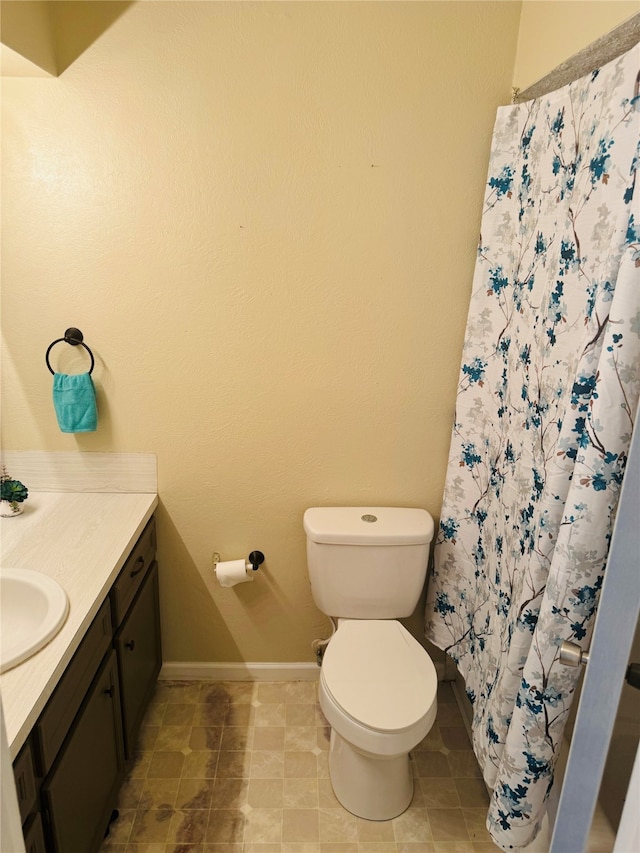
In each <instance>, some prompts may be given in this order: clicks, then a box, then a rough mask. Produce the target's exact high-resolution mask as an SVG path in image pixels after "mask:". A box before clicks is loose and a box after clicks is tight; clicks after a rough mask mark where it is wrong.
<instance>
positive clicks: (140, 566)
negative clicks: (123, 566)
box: [131, 557, 144, 578]
mask: <svg viewBox="0 0 640 853" xmlns="http://www.w3.org/2000/svg"><path fill="white" fill-rule="evenodd" d="M136 566H137V567H138V568H136V569H132V571H131V577H132V578H135V576H136V575H139V574H140V572H141V571H142V570H143V569H144V557H138V559H137V560H136Z"/></svg>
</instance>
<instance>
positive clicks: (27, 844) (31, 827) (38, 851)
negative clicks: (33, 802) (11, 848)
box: [24, 812, 47, 853]
mask: <svg viewBox="0 0 640 853" xmlns="http://www.w3.org/2000/svg"><path fill="white" fill-rule="evenodd" d="M24 849H25V851H26V853H47V848H46V846H45V843H44V833H43V831H42V820H41V819H40V813H39V812H36V813H35V814H34V815H31V817H30V818H29V820H28V821H27V823H26V824H25V826H24Z"/></svg>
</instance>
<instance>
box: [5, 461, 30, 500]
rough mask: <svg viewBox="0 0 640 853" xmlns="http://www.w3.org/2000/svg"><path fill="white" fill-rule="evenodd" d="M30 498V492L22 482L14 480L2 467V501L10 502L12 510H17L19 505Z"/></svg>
mask: <svg viewBox="0 0 640 853" xmlns="http://www.w3.org/2000/svg"><path fill="white" fill-rule="evenodd" d="M28 497H29V491H28V489H27V487H26V486H25V485H24V483H21V482H20V480H12V479H11V475H10V474H8V473H7V469H6V468H5V467H4V465H3V466H2V474H0V500H3V501H8V502H9V503H10V504H11V508H12V509H14V510H15V509H17V507H18V504H21V503H22V502H23V501H26V499H27V498H28Z"/></svg>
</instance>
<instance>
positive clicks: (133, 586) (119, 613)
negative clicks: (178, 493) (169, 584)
mask: <svg viewBox="0 0 640 853" xmlns="http://www.w3.org/2000/svg"><path fill="white" fill-rule="evenodd" d="M155 553H156V522H155V518H152V519H151V521H150V522H149V523H148V524H147V526H146V527H145V529H144V530H143V532H142V535H141V536H140V538H139V539H138V542H137V544H136V546H135V548H134V549H133V551H132V552H131V554H130V555H129V558H128V559H127V562H126V563H125V564H124V567H123V569H122V571H121V572H120V574H119V575H118V578H117V580H116V582H115V583H114V585H113V588H112V590H111V604H112V607H113V624H114V626H115V627H116V628H117V627H118V625H120V623H121V622H122V620H123V619H124V617H125V615H126V613H127V610H128V609H129V606H130V605H131V602H132V601H133V599H134V598H135V594H136V592H137V591H138V589H139V588H140V584H141V583H142V581H143V580H144V578H145V575H146V574H147V571H148V570H149V566H151V564H152V563H153V561H154V559H155Z"/></svg>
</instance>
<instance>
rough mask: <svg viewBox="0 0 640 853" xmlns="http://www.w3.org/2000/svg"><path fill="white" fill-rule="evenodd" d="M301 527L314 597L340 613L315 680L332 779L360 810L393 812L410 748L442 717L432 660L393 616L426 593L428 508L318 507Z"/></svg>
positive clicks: (406, 785) (400, 802)
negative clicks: (327, 735) (328, 730)
mask: <svg viewBox="0 0 640 853" xmlns="http://www.w3.org/2000/svg"><path fill="white" fill-rule="evenodd" d="M304 529H305V532H306V534H307V563H308V568H309V577H310V579H311V591H312V594H313V599H314V601H315V603H316V605H317V606H318V607H319V608H320V610H322V612H323V613H326V614H327V615H328V616H332V617H334V618H335V619H337V622H338V629H337V631H336V633H335V634H334V635H333V637H332V638H331V640H330V641H329V644H328V645H327V647H326V650H325V654H324V659H323V662H322V669H321V672H320V683H319V688H318V693H319V698H320V707H321V708H322V711H323V713H324V715H325V717H326V718H327V720H328V721H329V723H330V725H331V744H330V751H329V774H330V777H331V784H332V786H333V790H334V792H335V795H336V797H337V798H338V800H339V801H340V803H341V804H342V805H343V806H344V807H345V808H346V809H348V810H349V811H350V812H352V813H353V814H355V815H357V816H358V817H362V818H366V819H367V820H389V819H391V818H393V817H396V816H397V815H399V814H401V813H402V812H403V811H404V810H405V809H406V808H407V807H408V806H409V804H410V802H411V799H412V797H413V776H412V772H411V766H410V764H409V751H410V750H411V749H413V748H414V747H415V746H416V745H417V744H418V743H420V741H421V740H422V739H423V738H424V737H425V735H426V734H427V732H428V731H429V729H430V728H431V726H432V725H433V722H434V720H435V717H436V692H437V677H436V670H435V667H434V665H433V663H432V661H431V658H430V657H429V655H428V654H427V652H426V651H425V650H424V648H423V647H422V646H421V645H420V643H418V642H417V640H415V639H414V637H412V635H411V634H410V633H409V632H408V631H407V630H406V629H405V628H404V626H403V625H401V624H400V622H398V621H396V620H397V619H398V618H400V617H403V616H410V615H411V614H412V613H413V611H414V609H415V606H416V604H417V603H418V599H419V598H420V593H421V592H422V589H423V586H424V582H425V577H426V572H427V562H428V554H429V543H430V542H431V539H432V538H433V519H432V518H431V516H430V515H429V513H428V512H426V510H423V509H407V508H401V507H314V508H312V509H308V510H307V511H306V512H305V514H304Z"/></svg>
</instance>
